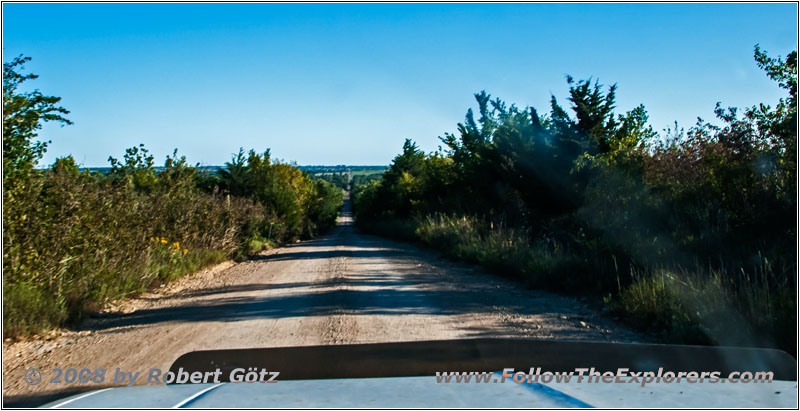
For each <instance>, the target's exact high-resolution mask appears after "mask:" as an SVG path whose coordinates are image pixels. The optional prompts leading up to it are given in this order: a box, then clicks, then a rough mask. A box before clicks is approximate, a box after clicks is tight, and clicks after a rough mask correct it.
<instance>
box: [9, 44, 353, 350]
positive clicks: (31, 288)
mask: <svg viewBox="0 0 800 411" xmlns="http://www.w3.org/2000/svg"><path fill="white" fill-rule="evenodd" d="M27 60H28V58H22V57H20V58H16V59H14V60H13V61H12V62H10V63H4V64H3V325H4V336H5V337H16V336H20V335H24V334H29V333H36V332H39V331H41V330H44V329H48V328H51V327H55V326H60V325H64V324H66V323H68V322H71V321H75V320H77V319H79V318H80V317H81V316H82V314H83V313H84V312H85V311H86V310H96V309H99V308H102V307H103V306H104V305H105V304H106V303H108V302H110V301H112V300H114V299H117V298H122V297H125V296H129V295H134V294H136V293H139V292H141V291H143V290H145V289H147V288H148V287H150V286H154V285H158V284H160V283H163V282H166V281H169V280H172V279H175V278H177V277H180V276H182V275H184V274H186V273H189V272H192V271H196V270H198V269H200V268H202V267H204V266H207V265H209V264H213V263H215V262H220V261H223V260H225V259H228V258H235V257H243V256H247V255H249V254H253V253H257V252H259V251H261V250H263V249H264V248H265V247H267V246H269V245H270V244H280V243H285V242H291V241H294V240H296V239H299V238H305V237H311V236H314V235H317V234H319V233H321V232H323V231H324V230H326V229H328V228H330V227H331V226H333V225H334V224H335V222H336V216H337V213H338V210H339V208H340V207H341V205H342V203H343V201H344V191H343V190H341V189H339V188H337V187H335V186H333V185H332V184H330V183H327V182H325V181H314V180H312V179H311V178H310V177H309V176H308V174H307V173H305V172H303V171H301V170H299V169H298V168H297V167H295V166H292V165H289V164H283V163H280V162H275V161H272V159H271V158H270V153H269V150H267V151H265V152H264V153H256V152H255V151H252V150H251V151H250V152H249V153H245V152H244V150H240V151H239V153H238V154H237V155H236V156H234V158H233V159H232V161H231V162H229V163H226V164H225V166H224V167H221V168H219V169H217V170H215V171H209V170H201V169H199V168H198V166H191V165H189V164H188V163H187V161H186V158H185V157H179V156H178V155H177V151H176V152H175V153H173V155H172V156H168V157H167V158H166V161H165V162H164V165H163V167H156V166H155V165H154V163H155V161H154V158H153V156H152V155H150V154H149V152H148V151H147V150H146V149H145V148H144V146H139V147H133V148H130V149H128V150H126V153H125V155H124V157H123V159H121V160H118V159H115V158H109V161H110V163H111V167H109V168H108V169H107V170H104V171H105V172H97V171H90V170H84V171H81V170H79V168H78V166H77V165H76V163H75V161H74V159H73V158H72V157H71V156H67V157H63V158H59V159H58V160H56V162H55V163H54V164H53V165H52V166H51V167H49V168H47V169H38V168H36V165H37V162H38V161H39V160H40V159H41V157H42V155H43V153H44V152H45V149H46V147H47V143H44V142H37V141H36V137H37V132H38V130H39V129H40V128H41V125H42V123H43V122H47V121H51V122H60V123H63V124H70V122H69V120H68V119H67V118H66V117H65V116H66V115H67V114H68V113H69V112H68V111H67V110H66V109H64V108H63V107H60V106H58V103H59V101H60V98H58V97H52V96H45V95H43V94H41V93H40V92H39V91H38V90H37V91H34V92H28V93H22V92H19V91H18V87H19V85H20V84H21V83H22V82H24V81H27V80H32V79H35V78H36V76H34V75H31V74H21V73H19V72H18V70H19V69H20V68H21V66H22V65H23V63H24V62H26V61H27Z"/></svg>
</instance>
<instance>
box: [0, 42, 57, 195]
mask: <svg viewBox="0 0 800 411" xmlns="http://www.w3.org/2000/svg"><path fill="white" fill-rule="evenodd" d="M30 60H31V58H30V57H24V56H22V55H20V56H19V57H16V58H14V60H12V61H11V62H10V63H3V186H4V189H5V191H4V193H5V194H7V195H11V196H13V194H14V192H15V191H16V190H18V189H19V188H20V186H21V185H24V184H25V181H26V180H27V178H28V177H29V176H30V174H31V172H32V171H33V168H34V167H35V166H36V163H37V162H38V161H39V159H41V158H42V155H44V152H45V151H46V150H47V144H48V143H49V141H38V140H37V137H38V131H39V130H40V129H41V128H42V124H43V123H46V122H50V121H54V122H58V123H61V124H62V125H66V124H72V122H71V121H70V120H68V119H67V118H66V117H64V116H65V115H66V114H69V111H68V110H67V109H65V108H64V107H61V106H59V105H58V103H59V102H60V101H61V98H60V97H54V96H46V95H44V94H42V93H41V92H40V91H39V90H38V89H37V90H34V91H28V92H22V91H20V90H19V89H20V86H21V85H22V84H23V83H24V82H26V81H28V80H35V79H36V78H38V77H39V76H37V75H35V74H22V73H21V72H20V71H21V70H22V69H24V64H25V63H26V62H29V61H30ZM9 200H11V198H9V197H6V201H9ZM6 204H8V203H6Z"/></svg>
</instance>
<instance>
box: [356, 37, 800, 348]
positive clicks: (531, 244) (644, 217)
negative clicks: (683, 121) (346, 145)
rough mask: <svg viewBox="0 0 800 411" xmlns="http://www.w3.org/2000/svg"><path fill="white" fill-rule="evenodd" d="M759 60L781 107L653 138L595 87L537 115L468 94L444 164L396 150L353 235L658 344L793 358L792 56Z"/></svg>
mask: <svg viewBox="0 0 800 411" xmlns="http://www.w3.org/2000/svg"><path fill="white" fill-rule="evenodd" d="M755 60H756V63H757V64H758V66H759V67H760V68H762V69H763V70H764V71H765V72H766V74H767V76H769V77H770V78H771V79H773V80H774V81H776V82H777V83H778V85H779V86H780V87H781V88H783V89H784V90H786V92H787V96H786V98H784V99H782V100H780V101H779V102H778V104H777V105H776V106H774V107H772V106H769V105H766V104H759V105H757V106H754V107H751V108H746V109H744V110H737V109H736V108H728V109H723V108H722V107H721V106H720V105H719V104H718V105H717V108H716V111H715V112H716V115H717V117H718V119H719V120H720V122H721V123H723V124H724V125H723V126H721V127H718V126H715V125H712V124H710V123H707V122H704V121H702V120H699V121H698V123H697V124H696V125H695V126H693V127H691V128H689V129H688V130H684V129H679V128H678V127H677V125H676V127H675V129H674V130H666V133H665V134H664V135H659V134H658V133H656V132H655V131H654V130H653V129H652V127H651V126H650V125H649V124H648V115H647V112H646V111H645V108H644V107H643V106H639V107H636V108H635V109H633V110H631V111H629V112H627V113H624V114H617V113H615V112H614V108H615V97H616V93H617V89H616V86H611V87H608V88H604V87H602V86H601V85H600V84H598V83H597V82H596V81H595V82H591V81H576V80H574V79H573V78H571V77H568V78H567V83H568V84H569V96H568V101H569V103H570V107H569V108H564V107H563V106H562V105H561V104H560V103H559V102H558V101H557V99H556V98H555V97H552V98H551V106H550V112H549V113H548V114H545V115H541V114H540V113H539V112H538V111H537V110H536V109H534V108H532V107H526V108H520V107H518V106H516V105H508V104H506V103H504V102H503V101H501V100H500V99H491V98H490V96H489V95H488V94H486V93H485V92H481V93H478V94H476V95H475V98H476V100H477V113H474V112H473V111H472V109H470V110H469V111H468V112H467V115H466V120H465V122H464V123H461V124H458V133H457V134H446V135H445V136H444V137H440V139H441V141H442V142H443V143H444V145H445V146H446V148H445V149H444V150H442V149H440V150H439V151H438V152H434V153H430V154H426V153H423V152H421V151H420V150H419V149H418V148H417V146H416V145H415V144H414V143H413V142H412V141H410V140H406V142H405V144H404V145H403V151H402V153H401V154H399V155H398V156H397V157H396V158H395V159H394V161H393V162H392V165H391V167H390V169H389V170H388V171H387V172H386V173H385V174H384V175H383V177H382V178H381V179H380V180H379V181H375V182H372V183H370V184H368V185H362V186H359V187H356V188H355V189H354V192H353V194H354V212H355V216H356V219H357V224H358V225H359V226H360V227H362V228H363V229H364V230H368V231H372V232H376V233H386V234H391V235H394V236H400V237H404V238H407V239H414V240H418V241H422V242H424V243H426V244H428V245H430V246H432V247H436V248H439V249H441V250H443V251H444V252H445V253H447V254H449V255H452V256H454V257H457V258H460V259H465V260H468V261H473V262H477V263H480V264H483V265H486V266H488V267H489V268H491V269H492V270H494V271H495V272H497V273H500V274H503V275H507V276H510V277H515V278H518V279H520V280H521V281H524V282H526V283H528V284H529V285H531V286H533V287H539V288H546V289H551V290H556V291H559V292H565V293H572V294H581V295H594V296H596V298H597V300H598V301H601V300H602V301H603V302H604V304H605V309H606V310H607V311H608V312H610V313H611V314H612V315H615V316H620V317H623V318H624V319H625V320H626V321H628V322H630V323H631V324H634V325H636V326H638V327H641V328H644V329H649V330H651V331H653V332H656V333H658V334H660V335H662V336H663V337H664V339H665V340H667V341H672V342H681V343H719V344H745V345H764V346H778V347H781V348H784V349H786V350H788V351H789V352H794V350H795V344H796V331H797V323H796V314H795V313H796V291H797V289H796V287H797V264H796V258H797V253H796V246H797V232H796V229H795V227H796V224H797V214H796V213H797V203H796V196H797V180H796V179H797V163H796V156H797V53H796V51H795V52H792V53H791V54H789V55H788V56H787V58H786V59H785V60H783V59H780V58H777V59H776V58H770V57H768V56H767V55H766V54H765V53H763V52H762V51H761V50H760V49H759V48H758V47H756V49H755Z"/></svg>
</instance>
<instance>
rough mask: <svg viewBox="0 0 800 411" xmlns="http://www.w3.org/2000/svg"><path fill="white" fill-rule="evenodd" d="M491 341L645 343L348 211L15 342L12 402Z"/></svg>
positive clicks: (8, 371) (587, 312)
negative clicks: (152, 376)
mask: <svg viewBox="0 0 800 411" xmlns="http://www.w3.org/2000/svg"><path fill="white" fill-rule="evenodd" d="M486 336H512V337H513V336H519V337H534V338H557V339H573V340H599V341H627V342H629V341H643V338H642V337H641V336H639V335H637V334H635V333H633V332H631V331H629V330H627V329H625V328H624V327H621V326H620V325H618V324H615V323H613V322H612V321H610V320H609V319H607V318H605V317H601V316H599V315H598V313H597V312H596V311H595V310H593V309H591V308H590V307H588V306H586V305H585V304H583V303H582V302H580V301H579V300H577V299H573V298H568V297H561V296H557V295H553V294H549V293H545V292H540V291H531V290H525V289H523V288H522V287H520V286H519V285H518V284H515V283H513V282H510V281H506V280H503V279H501V278H498V277H497V276H492V275H489V274H486V273H483V272H482V271H481V270H479V269H477V268H475V267H470V266H467V265H463V264H460V263H454V262H451V261H448V260H446V259H444V258H442V257H440V256H438V254H436V253H434V252H429V251H425V250H421V249H419V248H417V247H415V246H413V245H410V244H404V243H397V242H392V241H389V240H386V239H383V238H379V237H374V236H369V235H364V234H361V233H359V232H358V230H357V229H355V228H354V227H353V225H352V220H351V217H350V215H349V213H347V212H345V213H343V214H342V216H341V217H340V218H339V225H338V226H337V227H336V229H335V230H333V231H332V232H331V233H330V234H328V235H325V236H323V237H319V238H317V239H314V240H310V241H304V242H300V243H297V244H294V245H291V246H288V247H284V248H280V249H275V250H271V251H269V252H266V253H264V254H263V255H260V256H258V257H256V258H253V259H251V260H250V261H247V262H244V263H232V262H229V263H225V264H222V265H220V266H217V267H214V268H212V269H209V270H206V271H203V272H201V273H197V274H195V275H193V276H188V277H186V278H184V279H182V280H180V281H178V282H176V283H174V284H172V285H170V286H169V287H166V288H163V289H161V290H159V292H158V293H148V294H145V295H143V296H142V297H140V298H138V299H136V300H133V301H128V302H126V303H124V304H122V305H121V306H119V307H116V309H115V310H113V311H112V312H108V313H104V314H101V315H99V316H98V317H97V318H91V319H88V320H87V321H85V322H84V323H83V324H81V326H80V328H79V329H77V330H71V331H64V332H62V333H58V334H55V335H53V336H51V337H48V338H47V339H42V340H37V341H28V342H17V343H8V342H7V343H4V345H3V354H4V356H3V357H4V358H3V395H4V402H6V401H10V402H13V401H19V400H20V399H23V400H24V399H27V400H30V399H34V400H35V399H42V398H50V397H52V396H53V394H54V393H57V392H60V391H61V392H63V391H64V389H65V386H64V385H63V384H61V385H58V384H51V383H49V381H48V380H49V377H51V376H52V375H53V374H52V372H51V370H52V369H53V368H61V369H67V368H70V367H74V368H76V369H81V368H89V369H92V370H94V369H96V368H105V369H107V370H114V369H116V368H117V367H119V368H120V369H122V370H133V371H146V370H148V369H150V368H161V369H164V370H166V369H168V368H169V366H170V364H171V363H172V361H174V360H175V359H176V358H177V357H178V356H180V355H181V354H183V353H186V352H188V351H192V350H200V349H215V348H254V347H280V346H295V345H316V344H347V343H363V342H387V341H410V340H429V339H450V338H468V337H486ZM30 367H35V368H37V369H39V370H41V371H42V372H43V373H44V377H45V378H44V379H43V380H42V382H41V383H39V384H37V385H35V386H30V385H28V384H27V383H26V382H25V381H24V379H23V377H24V376H25V371H26V370H27V369H28V368H30ZM68 387H69V388H71V389H75V388H76V387H77V388H78V389H80V388H81V385H80V384H71V385H69V386H68ZM85 387H92V388H96V387H97V386H96V385H95V386H90V385H87V386H85ZM85 387H83V389H86V388H85Z"/></svg>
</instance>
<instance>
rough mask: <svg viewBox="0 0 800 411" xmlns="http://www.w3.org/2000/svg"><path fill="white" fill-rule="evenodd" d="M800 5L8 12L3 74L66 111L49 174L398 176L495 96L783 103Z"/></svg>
mask: <svg viewBox="0 0 800 411" xmlns="http://www.w3.org/2000/svg"><path fill="white" fill-rule="evenodd" d="M796 39H797V6H796V5H794V4H788V3H784V4H677V3H674V4H15V3H5V4H3V61H4V62H7V61H9V60H10V59H11V58H13V57H14V56H16V55H19V54H21V53H22V54H25V55H27V56H31V57H33V61H32V62H31V63H29V64H28V65H27V69H28V71H32V72H34V73H36V74H39V75H40V78H39V79H38V80H36V81H34V82H32V83H31V84H32V86H35V87H37V88H39V89H40V90H42V91H43V92H44V93H45V94H50V95H57V96H61V97H62V98H63V100H62V104H63V105H64V106H65V107H66V108H68V109H69V110H71V111H72V113H71V114H70V118H71V119H72V120H73V121H74V122H75V125H73V126H67V127H63V128H61V127H49V126H48V127H45V129H44V130H43V132H42V133H41V135H42V137H44V138H46V139H49V140H52V144H51V145H50V148H49V151H48V153H47V155H46V157H45V158H44V159H43V163H47V164H49V163H52V162H53V161H54V160H55V158H56V157H59V156H63V155H66V154H72V155H74V156H75V158H76V160H77V161H78V162H80V163H82V164H83V165H85V166H105V165H107V164H108V162H107V158H108V156H109V155H113V156H115V157H121V156H122V154H123V152H124V149H125V148H126V147H130V146H133V145H137V144H139V143H144V144H145V145H146V146H147V147H148V148H149V149H150V150H151V151H152V152H153V153H154V154H155V155H156V158H157V160H158V162H163V158H164V156H165V155H166V154H168V153H170V152H171V151H172V149H173V148H178V149H179V153H182V154H184V155H186V156H187V157H188V159H189V160H190V161H191V162H200V163H202V164H204V165H216V164H222V163H224V162H225V161H227V160H229V159H230V156H231V154H232V153H234V152H236V151H238V148H239V147H244V148H245V149H249V148H255V149H257V150H259V151H261V150H263V149H265V148H271V149H272V153H273V155H274V156H275V157H277V158H282V159H285V160H289V161H296V162H297V163H298V164H387V163H388V162H389V161H390V160H391V159H392V158H393V157H394V156H395V155H396V154H397V153H398V152H399V151H400V148H401V146H402V143H403V139H405V138H412V139H414V140H416V141H417V142H418V144H419V145H420V147H422V148H423V149H425V150H426V151H430V150H434V149H436V147H437V146H438V145H439V140H438V139H437V136H440V135H443V134H444V133H445V132H454V131H455V127H456V123H458V122H460V121H462V120H463V118H464V114H465V112H466V110H467V109H468V108H469V107H472V106H473V103H474V99H473V97H472V95H473V93H475V92H478V91H480V90H486V91H487V92H488V93H490V94H492V95H493V96H496V97H500V98H501V99H503V100H505V101H507V102H509V103H516V104H517V105H520V106H534V107H536V108H537V109H538V110H539V111H540V112H546V111H548V109H549V99H550V95H551V93H552V94H554V95H555V96H556V97H557V98H559V100H560V101H561V102H562V104H563V105H565V106H566V105H567V102H566V101H565V97H566V92H567V89H568V87H567V85H566V82H565V80H564V77H565V75H566V74H571V75H573V76H574V77H576V78H578V79H583V78H588V77H590V76H591V77H593V78H595V79H599V80H600V82H601V83H602V84H610V83H617V84H618V87H619V88H618V92H617V107H618V109H617V111H618V112H620V113H621V112H624V111H626V110H629V109H631V108H633V107H635V106H636V105H638V104H644V105H645V107H646V108H647V110H648V111H649V113H650V120H651V123H652V125H653V127H654V128H655V129H656V130H659V131H660V130H662V129H664V128H665V127H667V126H670V125H672V123H673V122H674V121H676V120H677V121H678V122H679V124H680V125H681V126H684V127H687V128H688V126H691V125H692V124H694V122H695V120H696V118H697V117H698V116H700V117H703V118H704V119H706V120H711V119H712V118H713V108H714V105H715V103H716V102H717V101H721V102H722V103H723V105H725V106H739V107H743V106H748V105H753V104H756V103H759V102H767V103H769V104H774V102H776V101H777V99H778V98H780V97H782V96H783V93H782V91H781V90H780V89H778V88H777V86H776V85H775V84H774V83H773V82H771V81H770V80H769V79H767V78H766V76H765V75H764V74H763V73H762V72H761V71H760V70H759V69H758V68H757V67H756V65H755V63H754V62H753V58H752V55H753V46H754V45H755V44H756V43H759V44H760V45H761V47H762V49H764V50H766V51H768V52H769V53H770V55H773V56H777V55H780V56H785V55H786V54H787V53H789V52H790V51H791V50H794V49H796V48H797V40H796Z"/></svg>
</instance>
